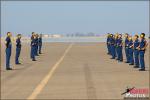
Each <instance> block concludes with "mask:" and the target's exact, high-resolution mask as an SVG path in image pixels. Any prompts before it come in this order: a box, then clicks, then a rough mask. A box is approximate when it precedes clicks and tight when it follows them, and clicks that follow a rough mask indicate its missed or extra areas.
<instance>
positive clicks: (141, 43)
mask: <svg viewBox="0 0 150 100" xmlns="http://www.w3.org/2000/svg"><path fill="white" fill-rule="evenodd" d="M139 45H140V52H139V55H140V67H141V69H144V70H145V61H144V54H145V50H141V49H142V48H144V47H145V45H146V40H145V39H141V41H140V44H139Z"/></svg>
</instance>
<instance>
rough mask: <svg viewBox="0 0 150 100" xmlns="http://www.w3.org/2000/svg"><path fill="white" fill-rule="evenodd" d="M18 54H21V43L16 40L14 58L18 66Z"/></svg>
mask: <svg viewBox="0 0 150 100" xmlns="http://www.w3.org/2000/svg"><path fill="white" fill-rule="evenodd" d="M20 52H21V41H20V39H19V38H18V39H17V40H16V57H15V63H16V64H19V56H20Z"/></svg>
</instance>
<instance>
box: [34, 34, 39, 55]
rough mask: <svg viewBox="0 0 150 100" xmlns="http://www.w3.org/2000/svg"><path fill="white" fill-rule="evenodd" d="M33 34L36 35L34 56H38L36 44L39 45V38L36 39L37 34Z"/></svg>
mask: <svg viewBox="0 0 150 100" xmlns="http://www.w3.org/2000/svg"><path fill="white" fill-rule="evenodd" d="M35 36H36V39H35V42H36V47H35V56H39V55H38V46H39V39H38V37H39V35H38V34H36V35H35Z"/></svg>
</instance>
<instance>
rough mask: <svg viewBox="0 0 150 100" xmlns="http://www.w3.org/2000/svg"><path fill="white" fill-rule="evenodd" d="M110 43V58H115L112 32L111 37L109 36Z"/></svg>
mask: <svg viewBox="0 0 150 100" xmlns="http://www.w3.org/2000/svg"><path fill="white" fill-rule="evenodd" d="M110 44H111V55H112V58H111V59H115V57H116V55H115V54H116V53H115V37H114V35H113V34H111V38H110Z"/></svg>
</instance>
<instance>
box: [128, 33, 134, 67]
mask: <svg viewBox="0 0 150 100" xmlns="http://www.w3.org/2000/svg"><path fill="white" fill-rule="evenodd" d="M129 63H130V64H129V65H134V59H133V40H132V36H129Z"/></svg>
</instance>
